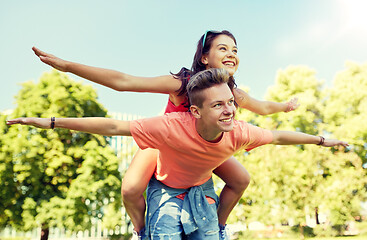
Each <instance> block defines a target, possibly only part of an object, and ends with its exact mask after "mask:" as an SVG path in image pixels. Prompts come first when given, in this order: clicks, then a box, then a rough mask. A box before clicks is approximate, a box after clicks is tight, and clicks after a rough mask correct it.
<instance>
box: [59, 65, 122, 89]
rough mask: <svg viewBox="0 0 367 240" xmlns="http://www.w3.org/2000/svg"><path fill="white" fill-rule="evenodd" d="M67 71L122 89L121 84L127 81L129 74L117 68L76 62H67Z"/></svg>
mask: <svg viewBox="0 0 367 240" xmlns="http://www.w3.org/2000/svg"><path fill="white" fill-rule="evenodd" d="M66 71H67V72H70V73H73V74H75V75H77V76H79V77H82V78H85V79H88V80H90V81H92V82H95V83H98V84H101V85H103V86H106V87H109V88H112V89H114V90H117V91H122V90H123V89H121V84H122V83H123V82H124V81H126V79H127V75H126V74H124V73H121V72H118V71H115V70H110V69H105V68H98V67H92V66H87V65H84V64H80V63H75V62H69V61H67V62H66Z"/></svg>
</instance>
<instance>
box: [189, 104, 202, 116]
mask: <svg viewBox="0 0 367 240" xmlns="http://www.w3.org/2000/svg"><path fill="white" fill-rule="evenodd" d="M190 112H191V114H192V116H194V118H197V119H199V118H201V113H200V108H199V107H198V106H196V105H191V106H190Z"/></svg>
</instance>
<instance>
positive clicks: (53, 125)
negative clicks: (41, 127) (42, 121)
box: [51, 117, 55, 129]
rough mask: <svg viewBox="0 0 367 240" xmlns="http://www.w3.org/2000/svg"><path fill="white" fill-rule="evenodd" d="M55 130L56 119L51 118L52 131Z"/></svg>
mask: <svg viewBox="0 0 367 240" xmlns="http://www.w3.org/2000/svg"><path fill="white" fill-rule="evenodd" d="M54 128H55V117H51V129H54Z"/></svg>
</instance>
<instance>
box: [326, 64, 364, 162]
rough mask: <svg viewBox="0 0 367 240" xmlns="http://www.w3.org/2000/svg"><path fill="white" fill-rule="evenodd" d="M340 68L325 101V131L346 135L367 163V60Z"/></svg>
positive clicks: (345, 137)
mask: <svg viewBox="0 0 367 240" xmlns="http://www.w3.org/2000/svg"><path fill="white" fill-rule="evenodd" d="M345 65H346V68H345V69H344V70H343V71H341V72H339V73H338V74H337V75H336V77H335V79H334V84H333V86H332V88H331V89H328V90H327V95H328V98H327V99H326V101H325V104H324V110H323V113H324V119H325V123H326V125H325V126H324V129H325V131H327V132H332V133H333V134H334V135H335V136H336V137H339V138H343V139H345V140H346V141H348V142H349V143H351V144H352V146H353V151H355V152H356V153H358V155H359V156H360V157H361V159H362V160H363V163H365V164H366V163H367V145H366V139H367V125H366V124H365V123H366V122H367V63H365V64H358V63H354V62H347V63H346V64H345Z"/></svg>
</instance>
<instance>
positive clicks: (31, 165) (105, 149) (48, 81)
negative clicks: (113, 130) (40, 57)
mask: <svg viewBox="0 0 367 240" xmlns="http://www.w3.org/2000/svg"><path fill="white" fill-rule="evenodd" d="M16 103H17V108H16V109H15V110H14V112H13V113H12V115H11V116H10V117H12V118H15V117H46V118H48V117H51V116H55V117H89V116H95V117H104V116H106V113H107V111H106V110H105V109H104V107H103V106H102V105H101V104H100V103H98V101H97V94H96V92H95V90H94V89H93V88H92V87H91V86H85V85H82V84H81V83H78V82H75V81H73V80H71V79H69V77H68V76H67V75H65V74H63V73H60V72H57V71H52V72H51V73H45V74H44V75H43V76H42V77H41V78H40V80H39V82H38V83H36V84H35V83H33V82H26V83H24V84H23V85H22V89H21V90H20V92H19V93H18V95H17V96H16ZM1 120H2V121H1V122H0V124H1V125H0V131H1V132H2V133H3V134H2V136H1V138H0V141H1V153H0V181H1V182H0V184H1V186H2V187H1V190H0V194H1V195H0V197H1V206H0V207H1V209H0V212H1V214H2V216H1V220H0V224H1V225H2V226H4V225H12V226H13V227H16V228H19V229H22V230H29V229H32V228H34V227H40V226H42V228H43V229H47V228H49V227H56V226H57V227H60V228H66V229H68V230H70V231H78V230H85V229H87V228H89V227H90V226H91V222H92V219H103V217H104V216H105V214H106V212H107V207H106V206H108V205H114V206H115V207H108V211H110V213H109V214H110V215H111V211H112V210H114V211H115V212H114V213H116V215H118V212H119V211H118V210H117V209H119V207H120V204H121V200H120V194H119V192H120V184H121V180H120V173H119V171H118V161H117V157H116V156H115V154H114V152H113V150H112V149H111V148H110V147H109V146H108V142H107V140H108V139H107V138H105V137H103V136H99V135H92V134H87V133H81V132H75V131H69V130H65V129H55V130H42V129H37V128H34V127H29V126H21V125H15V126H12V127H7V126H5V124H4V123H5V116H1ZM3 186H4V187H3ZM114 224H115V225H116V224H118V222H115V223H114ZM110 225H111V226H110V227H111V228H112V227H114V226H112V225H113V224H110Z"/></svg>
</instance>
